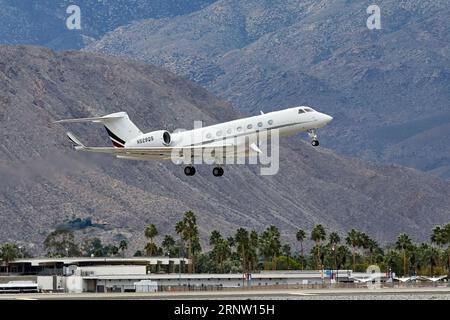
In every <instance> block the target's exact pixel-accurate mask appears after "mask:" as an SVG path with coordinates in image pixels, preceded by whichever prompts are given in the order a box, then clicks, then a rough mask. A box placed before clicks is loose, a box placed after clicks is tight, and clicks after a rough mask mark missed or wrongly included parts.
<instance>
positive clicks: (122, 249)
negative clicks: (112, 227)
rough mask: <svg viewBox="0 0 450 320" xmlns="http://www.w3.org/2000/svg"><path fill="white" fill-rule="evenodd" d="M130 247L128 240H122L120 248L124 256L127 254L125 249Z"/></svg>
mask: <svg viewBox="0 0 450 320" xmlns="http://www.w3.org/2000/svg"><path fill="white" fill-rule="evenodd" d="M127 248H128V243H127V241H126V240H122V241H120V243H119V250H120V251H122V258H123V257H124V256H125V250H127Z"/></svg>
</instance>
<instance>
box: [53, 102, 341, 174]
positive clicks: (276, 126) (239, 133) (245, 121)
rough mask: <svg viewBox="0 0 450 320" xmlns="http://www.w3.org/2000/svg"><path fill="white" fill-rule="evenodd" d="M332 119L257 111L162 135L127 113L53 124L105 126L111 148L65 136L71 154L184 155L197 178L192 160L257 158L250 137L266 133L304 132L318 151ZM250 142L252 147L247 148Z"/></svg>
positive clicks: (293, 111) (304, 112)
mask: <svg viewBox="0 0 450 320" xmlns="http://www.w3.org/2000/svg"><path fill="white" fill-rule="evenodd" d="M332 119H333V118H332V117H331V116H329V115H326V114H324V113H320V112H317V111H315V110H314V109H312V108H310V107H305V106H301V107H295V108H289V109H285V110H280V111H274V112H269V113H263V112H261V114H260V115H257V116H253V117H248V118H242V119H237V120H233V121H229V122H224V123H219V124H215V125H212V126H207V127H201V128H196V129H193V130H188V131H182V132H173V133H169V132H168V131H166V130H157V131H152V132H149V133H143V132H142V131H141V130H139V129H138V127H136V125H135V124H134V123H133V122H132V121H131V120H130V119H129V118H128V115H127V113H126V112H117V113H112V114H108V115H106V116H102V117H92V118H79V119H66V120H59V121H56V122H55V123H70V122H94V123H101V124H103V125H104V126H105V128H106V131H107V132H108V135H109V137H110V138H111V142H112V144H113V146H114V147H87V146H85V145H83V143H81V142H80V140H79V139H78V138H77V137H75V136H74V135H73V134H72V133H70V132H68V133H67V136H68V137H69V139H70V140H71V141H72V142H73V143H74V145H75V149H76V150H80V151H88V152H100V153H110V154H113V155H115V156H116V157H117V158H123V159H133V160H168V159H172V160H174V157H175V158H176V157H178V158H179V159H186V158H187V157H185V156H186V154H188V159H190V160H191V162H190V163H189V162H188V163H187V164H188V165H187V166H186V167H185V168H184V173H185V174H186V175H188V176H193V175H194V174H195V168H194V166H193V165H192V163H193V159H194V157H197V156H200V157H204V155H205V154H208V155H210V156H212V157H213V158H215V161H214V163H216V164H217V165H220V164H221V163H222V161H223V157H224V156H225V155H226V154H227V152H229V151H227V150H231V149H232V150H233V151H231V152H233V154H234V155H235V156H237V157H242V156H244V157H245V156H247V157H248V156H250V155H257V154H258V153H261V149H260V148H259V147H258V141H259V142H261V140H255V139H254V138H252V137H254V136H255V135H257V134H258V133H259V132H263V131H267V135H266V136H270V134H271V132H273V130H278V133H279V135H280V136H287V135H293V134H296V133H298V132H301V131H307V132H308V134H309V136H310V138H311V144H312V145H313V146H318V145H319V140H318V139H317V132H316V130H317V129H318V128H322V127H324V126H325V125H326V124H327V123H329V122H330V121H331V120H332ZM249 138H250V139H249ZM258 139H260V138H258ZM249 141H250V142H251V143H248V142H249ZM252 141H253V142H252ZM244 144H245V145H247V144H248V146H245V148H244V149H243V152H242V150H241V152H240V153H239V154H237V153H236V148H234V147H236V146H237V145H241V146H242V145H244ZM229 147H233V148H229ZM224 150H225V151H224ZM197 151H200V152H197ZM174 162H176V161H174ZM184 162H185V163H186V161H184ZM213 175H214V176H222V175H223V169H222V168H221V167H220V166H217V167H215V168H214V169H213Z"/></svg>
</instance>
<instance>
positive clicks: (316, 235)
mask: <svg viewBox="0 0 450 320" xmlns="http://www.w3.org/2000/svg"><path fill="white" fill-rule="evenodd" d="M325 239H326V232H325V228H324V227H323V226H322V225H321V224H318V225H316V226H315V227H314V228H313V230H312V231H311V240H312V241H314V242H315V243H316V251H317V252H316V254H317V256H316V265H317V269H318V270H319V269H321V268H322V259H321V257H320V246H321V243H322V241H324V240H325Z"/></svg>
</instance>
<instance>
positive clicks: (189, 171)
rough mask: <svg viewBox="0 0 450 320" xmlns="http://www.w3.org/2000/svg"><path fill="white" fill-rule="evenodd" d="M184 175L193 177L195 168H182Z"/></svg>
mask: <svg viewBox="0 0 450 320" xmlns="http://www.w3.org/2000/svg"><path fill="white" fill-rule="evenodd" d="M184 174H185V175H187V176H193V175H194V174H195V168H194V167H193V166H187V167H185V168H184Z"/></svg>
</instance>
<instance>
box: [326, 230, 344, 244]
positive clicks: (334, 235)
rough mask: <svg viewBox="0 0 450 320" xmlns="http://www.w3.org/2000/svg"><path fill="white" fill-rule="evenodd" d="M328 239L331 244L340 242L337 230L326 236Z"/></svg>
mask: <svg viewBox="0 0 450 320" xmlns="http://www.w3.org/2000/svg"><path fill="white" fill-rule="evenodd" d="M328 241H329V243H330V244H331V245H337V244H338V243H339V242H341V237H339V235H338V234H337V232H332V233H330V235H329V236H328Z"/></svg>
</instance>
